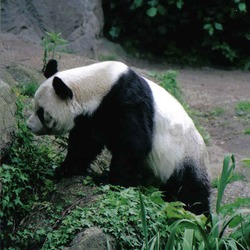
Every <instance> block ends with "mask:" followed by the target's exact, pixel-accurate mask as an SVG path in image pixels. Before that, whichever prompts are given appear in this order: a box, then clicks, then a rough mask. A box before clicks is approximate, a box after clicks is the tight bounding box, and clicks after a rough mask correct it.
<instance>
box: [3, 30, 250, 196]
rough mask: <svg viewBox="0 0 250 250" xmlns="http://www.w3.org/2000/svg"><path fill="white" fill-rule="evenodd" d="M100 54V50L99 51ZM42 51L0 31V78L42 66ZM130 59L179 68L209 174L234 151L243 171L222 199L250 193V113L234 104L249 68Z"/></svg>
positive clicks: (242, 97) (246, 86)
mask: <svg viewBox="0 0 250 250" xmlns="http://www.w3.org/2000/svg"><path fill="white" fill-rule="evenodd" d="M100 53H101V51H100ZM42 57H43V50H42V48H41V47H40V46H39V45H34V44H30V43H28V42H25V41H22V40H20V39H18V38H17V37H15V36H13V35H10V34H0V78H2V80H5V81H7V82H8V80H9V82H10V83H11V81H12V80H13V79H11V77H10V75H8V74H6V71H8V69H9V68H10V67H12V66H13V65H22V66H24V67H28V68H32V69H36V70H37V75H38V78H39V80H40V81H42V80H43V77H42V75H41V74H40V72H39V70H41V69H42ZM91 62H93V60H91V59H86V58H84V57H81V56H78V55H73V54H63V55H61V57H60V69H67V68H72V67H76V66H81V65H85V64H90V63H91ZM137 62H138V61H136V60H132V61H131V60H130V61H129V62H128V64H129V63H131V64H133V66H134V67H137V68H140V69H141V70H149V71H166V70H170V69H171V70H173V69H174V70H176V71H177V72H178V83H179V84H180V86H181V88H182V90H183V92H184V95H185V100H186V102H187V103H188V104H189V105H190V107H192V108H193V109H195V110H196V111H197V112H199V122H200V124H201V125H202V126H203V127H204V128H205V129H206V131H207V132H208V133H209V135H210V139H209V143H208V153H209V161H210V163H209V168H210V170H211V173H212V177H213V178H214V177H216V176H217V175H218V173H220V171H221V167H222V162H223V157H224V155H225V154H227V153H233V154H234V155H235V157H236V163H237V171H239V172H241V173H242V174H243V175H244V176H246V179H245V181H236V182H234V183H232V184H230V185H229V186H228V189H227V192H226V199H229V200H233V199H234V198H237V197H250V181H249V180H250V173H249V172H250V170H249V168H248V169H247V168H245V167H243V166H242V163H241V160H242V159H244V158H250V135H249V134H244V133H243V131H244V129H249V128H250V117H249V116H248V117H243V116H240V115H237V114H236V112H235V106H236V104H237V103H238V102H239V101H246V100H248V101H250V72H249V71H248V72H243V71H239V70H230V71H227V70H218V69H212V68H201V69H194V68H178V67H173V66H171V67H170V66H166V65H163V64H151V63H149V62H141V61H140V62H138V63H137Z"/></svg>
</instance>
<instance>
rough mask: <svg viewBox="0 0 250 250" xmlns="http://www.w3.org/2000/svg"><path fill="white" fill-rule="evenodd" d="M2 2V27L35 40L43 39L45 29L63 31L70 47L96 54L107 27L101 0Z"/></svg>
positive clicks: (85, 52)
mask: <svg viewBox="0 0 250 250" xmlns="http://www.w3.org/2000/svg"><path fill="white" fill-rule="evenodd" d="M1 5H2V6H1V8H2V13H1V14H2V18H1V22H2V25H1V29H2V31H4V32H11V33H13V34H16V35H19V36H21V37H22V38H25V39H28V40H30V41H33V42H40V41H41V38H42V37H43V36H44V31H48V32H52V31H54V32H61V33H62V37H63V38H64V39H66V40H68V41H69V47H70V48H69V49H71V50H73V51H75V52H80V53H81V54H84V55H86V56H94V54H95V51H96V42H97V39H98V37H99V36H100V35H101V34H102V28H103V12H102V1H101V0H71V1H67V0H53V1H51V0H32V1H31V0H19V1H16V0H8V1H2V3H1ZM83 52H84V53H83Z"/></svg>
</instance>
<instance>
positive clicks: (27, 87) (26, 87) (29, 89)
mask: <svg viewBox="0 0 250 250" xmlns="http://www.w3.org/2000/svg"><path fill="white" fill-rule="evenodd" d="M18 88H19V90H20V94H21V95H25V96H29V97H33V96H34V94H35V92H36V90H37V88H38V84H37V83H36V82H28V83H21V84H18Z"/></svg>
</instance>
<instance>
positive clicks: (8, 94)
mask: <svg viewBox="0 0 250 250" xmlns="http://www.w3.org/2000/svg"><path fill="white" fill-rule="evenodd" d="M15 111H16V104H15V95H14V93H13V92H12V91H11V88H10V87H9V85H8V84H6V83H5V82H3V81H2V80H0V163H1V159H2V157H3V156H4V154H5V152H6V150H7V148H8V146H9V144H10V143H11V140H12V135H13V132H14V130H15V126H16V123H15Z"/></svg>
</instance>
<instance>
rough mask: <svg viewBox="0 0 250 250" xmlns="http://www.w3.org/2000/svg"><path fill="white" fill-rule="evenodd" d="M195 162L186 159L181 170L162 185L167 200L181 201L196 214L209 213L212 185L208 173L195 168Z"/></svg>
mask: <svg viewBox="0 0 250 250" xmlns="http://www.w3.org/2000/svg"><path fill="white" fill-rule="evenodd" d="M195 167H196V168H197V167H199V166H196V165H195V163H194V162H193V161H192V160H191V159H186V160H185V161H184V162H183V164H182V166H180V170H179V171H177V170H175V172H174V173H173V174H172V176H171V177H170V178H169V179H168V181H167V183H166V184H163V185H162V186H161V190H162V191H163V192H164V197H165V200H166V201H181V202H183V203H184V204H185V205H186V209H187V210H189V211H191V212H193V213H195V214H202V213H203V214H205V215H208V214H209V211H210V199H209V197H210V192H211V190H210V189H211V186H210V181H209V177H208V175H207V173H205V172H201V171H199V176H197V170H196V169H195Z"/></svg>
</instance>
